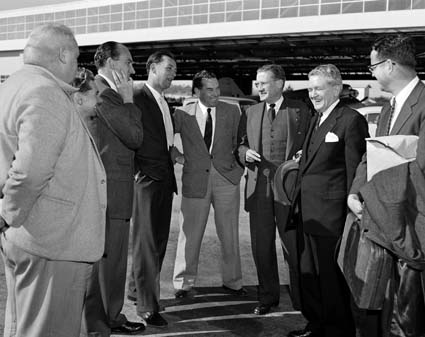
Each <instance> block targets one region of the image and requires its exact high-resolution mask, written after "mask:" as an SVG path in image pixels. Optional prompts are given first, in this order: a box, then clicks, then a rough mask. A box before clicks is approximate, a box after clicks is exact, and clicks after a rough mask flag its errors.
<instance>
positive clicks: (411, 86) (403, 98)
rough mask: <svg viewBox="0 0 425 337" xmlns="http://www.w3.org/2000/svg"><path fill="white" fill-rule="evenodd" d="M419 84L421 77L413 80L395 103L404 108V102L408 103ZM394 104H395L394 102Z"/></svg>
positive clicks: (397, 96)
mask: <svg viewBox="0 0 425 337" xmlns="http://www.w3.org/2000/svg"><path fill="white" fill-rule="evenodd" d="M418 83H419V77H418V76H416V77H415V78H414V79H413V80H411V81H410V82H409V84H407V85H406V86H405V87H404V88H403V89H402V90H401V91H400V92H399V93H398V94H397V95H396V96H395V101H396V104H397V106H398V107H402V106H403V104H404V102H406V100H407V98H408V97H409V96H410V94H411V93H412V91H413V89H414V88H415V87H416V85H417V84H418ZM392 104H393V102H392Z"/></svg>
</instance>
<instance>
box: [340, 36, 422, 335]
mask: <svg viewBox="0 0 425 337" xmlns="http://www.w3.org/2000/svg"><path fill="white" fill-rule="evenodd" d="M370 62H371V65H370V66H369V70H370V71H371V72H372V76H374V77H375V78H376V79H377V80H378V83H379V84H380V86H381V88H382V90H383V91H386V92H388V93H390V94H391V95H392V96H393V97H392V98H391V100H390V102H389V103H388V104H386V105H385V106H384V107H383V108H382V112H381V114H380V118H379V121H378V125H377V130H376V136H387V135H419V131H420V130H421V129H422V128H423V127H424V124H423V122H422V121H423V120H424V119H425V85H424V84H423V83H422V82H421V81H420V80H419V78H418V76H417V73H416V70H415V66H416V60H415V45H414V42H413V41H412V39H411V38H410V37H408V36H406V35H402V34H399V35H386V36H383V37H381V38H379V39H377V40H376V41H375V42H374V44H373V46H372V51H371V53H370ZM366 175H367V162H366V156H363V159H362V161H361V162H360V164H359V166H358V168H357V171H356V177H355V179H354V181H353V185H352V187H351V190H350V194H349V196H348V206H349V207H350V209H351V211H352V212H353V213H354V214H355V215H356V216H357V217H358V218H361V217H362V211H363V205H362V198H361V194H360V188H361V187H362V186H363V185H365V184H366V180H367V179H366ZM406 268H408V269H409V267H406ZM394 270H395V271H397V266H395V268H394ZM398 278H401V279H400V281H399V282H397V283H395V284H394V286H395V287H396V289H397V288H398V289H397V291H393V292H392V294H391V299H390V300H389V301H387V302H386V303H385V305H384V307H385V308H384V310H383V311H382V312H387V313H388V312H389V313H391V312H392V309H394V310H395V311H394V313H395V316H393V315H391V314H390V315H386V317H383V316H381V315H380V314H381V312H380V311H360V310H359V312H358V315H356V316H357V317H359V318H361V321H359V322H357V325H358V328H359V329H360V331H361V333H362V336H368V337H373V336H381V335H382V334H383V332H388V331H390V324H391V325H392V326H393V327H400V329H403V326H404V327H406V326H415V323H413V321H414V319H415V317H414V316H415V309H412V308H415V307H414V306H412V304H413V302H412V301H415V300H416V296H413V297H410V298H409V297H406V296H403V297H402V298H403V302H399V303H398V305H397V307H394V308H393V300H394V298H395V297H399V296H401V295H402V294H403V293H405V294H408V292H406V290H407V289H409V287H410V288H411V287H412V285H413V283H412V282H411V281H413V282H417V283H416V284H420V280H419V279H418V278H419V273H418V272H414V271H413V269H410V270H409V272H408V273H404V274H401V275H399V276H398ZM409 278H410V281H408V279H409ZM414 279H416V281H414ZM409 308H410V311H409V310H408V309H409ZM397 309H398V310H397ZM412 310H413V311H412ZM402 312H404V313H407V314H403V316H404V318H403V320H400V319H396V318H395V317H396V316H397V315H401V313H402ZM409 312H412V314H413V316H412V315H409V314H408V313H409ZM390 316H391V317H390ZM399 317H400V316H399ZM397 335H398V334H397ZM419 335H422V334H415V333H412V334H411V336H419Z"/></svg>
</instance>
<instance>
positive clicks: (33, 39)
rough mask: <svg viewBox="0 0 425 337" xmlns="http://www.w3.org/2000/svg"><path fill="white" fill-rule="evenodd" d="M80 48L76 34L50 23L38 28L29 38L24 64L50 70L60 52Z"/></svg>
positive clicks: (63, 26) (25, 49)
mask: <svg viewBox="0 0 425 337" xmlns="http://www.w3.org/2000/svg"><path fill="white" fill-rule="evenodd" d="M75 47H78V45H77V41H76V40H75V37H74V33H73V32H72V30H71V29H70V28H68V27H67V26H65V25H62V24H57V23H48V24H45V25H41V26H38V27H36V28H35V29H34V30H33V31H32V32H31V34H30V35H29V37H28V42H27V44H26V46H25V48H24V56H23V59H24V63H25V64H34V65H39V66H43V67H45V68H47V69H50V67H51V63H52V62H54V61H55V59H56V58H57V55H58V50H59V49H61V48H65V49H72V48H75Z"/></svg>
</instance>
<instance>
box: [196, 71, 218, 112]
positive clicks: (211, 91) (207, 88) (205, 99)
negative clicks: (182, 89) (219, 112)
mask: <svg viewBox="0 0 425 337" xmlns="http://www.w3.org/2000/svg"><path fill="white" fill-rule="evenodd" d="M195 94H196V96H198V97H199V99H200V101H201V102H202V104H203V105H205V106H206V107H215V106H217V103H218V98H219V96H220V87H219V84H218V81H217V79H216V78H203V79H202V88H201V89H198V88H195Z"/></svg>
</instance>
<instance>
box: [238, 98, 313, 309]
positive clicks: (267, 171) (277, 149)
mask: <svg viewBox="0 0 425 337" xmlns="http://www.w3.org/2000/svg"><path fill="white" fill-rule="evenodd" d="M266 110H267V107H266V103H265V102H262V103H259V104H257V105H254V106H252V107H250V108H249V109H248V110H247V112H246V116H245V118H243V119H242V120H241V123H240V128H239V136H240V137H241V142H240V146H239V148H238V155H239V160H240V162H241V163H243V164H244V165H245V166H246V167H247V174H246V186H245V210H246V211H248V212H249V213H250V231H251V246H252V252H253V256H254V262H255V265H256V268H257V276H258V283H259V287H258V298H259V301H260V303H261V304H265V305H277V304H278V303H279V298H280V285H279V275H278V267H277V257H276V248H275V247H276V246H275V240H276V226H277V228H278V230H279V234H280V237H281V240H282V243H283V250H284V255H285V259H286V260H287V261H288V264H289V268H290V273H291V280H292V277H294V279H296V273H297V270H296V268H293V267H294V263H296V245H295V230H294V229H290V228H287V226H286V225H287V216H288V213H289V207H284V206H282V205H281V204H279V203H275V202H274V200H273V192H272V190H271V188H272V187H271V185H272V182H273V177H274V173H275V171H276V169H277V168H278V166H279V165H280V164H282V163H283V162H285V161H286V160H288V159H291V158H292V157H293V156H294V155H295V154H296V153H297V152H298V151H299V150H300V149H301V148H302V144H303V142H304V139H305V135H306V133H307V130H308V125H309V122H310V118H311V114H310V110H309V109H308V107H307V106H306V105H305V104H304V103H302V102H298V101H294V100H290V99H286V98H285V99H284V100H283V102H282V104H281V106H280V109H279V111H278V112H277V114H276V118H275V120H274V121H273V122H272V121H270V120H269V116H268V114H267V111H266ZM248 149H253V150H255V151H257V152H258V153H259V154H260V155H261V162H259V163H257V162H256V163H249V162H246V161H245V155H246V152H247V150H248ZM293 285H294V286H296V284H293ZM296 292H297V291H295V292H291V294H295V293H296ZM297 302H298V299H297V296H295V298H294V297H293V304H294V306H297Z"/></svg>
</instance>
